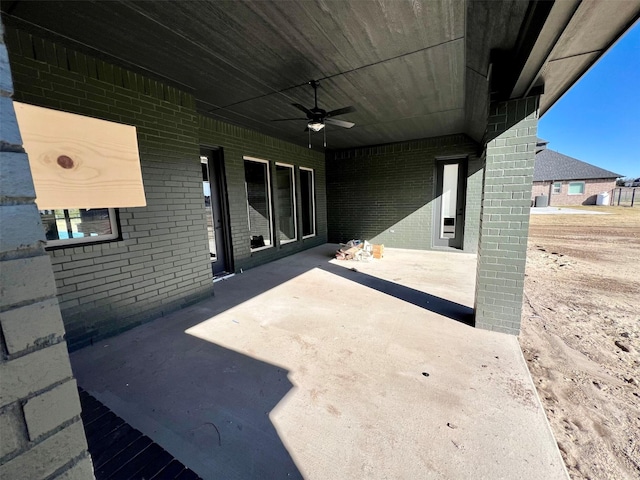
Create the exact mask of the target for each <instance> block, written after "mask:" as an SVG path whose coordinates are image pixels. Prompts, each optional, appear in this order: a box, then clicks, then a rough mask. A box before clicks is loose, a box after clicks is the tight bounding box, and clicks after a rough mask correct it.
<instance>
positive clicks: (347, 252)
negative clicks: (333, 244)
mask: <svg viewBox="0 0 640 480" xmlns="http://www.w3.org/2000/svg"><path fill="white" fill-rule="evenodd" d="M383 254H384V245H373V244H371V243H370V242H368V241H367V240H365V241H364V242H363V241H362V240H349V241H348V242H347V243H341V244H340V250H338V251H337V252H336V258H337V259H338V260H357V261H365V262H369V261H371V259H372V258H377V259H380V258H382V257H383Z"/></svg>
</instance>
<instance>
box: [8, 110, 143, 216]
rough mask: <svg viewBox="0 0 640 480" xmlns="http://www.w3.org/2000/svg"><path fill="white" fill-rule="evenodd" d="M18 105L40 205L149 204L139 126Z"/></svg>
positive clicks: (42, 206)
mask: <svg viewBox="0 0 640 480" xmlns="http://www.w3.org/2000/svg"><path fill="white" fill-rule="evenodd" d="M14 105H15V110H16V117H17V118H18V125H19V126H20V133H21V134H22V142H23V144H24V149H25V151H26V152H27V154H28V155H29V165H30V166H31V173H32V175H33V182H34V185H35V189H36V204H37V205H38V208H39V209H40V210H53V209H62V208H117V207H143V206H145V205H146V204H147V203H146V199H145V195H144V186H143V184H142V171H141V169H140V155H139V153H138V140H137V136H136V128H135V127H133V126H131V125H122V124H119V123H114V122H107V121H105V120H98V119H96V118H91V117H85V116H82V115H75V114H72V113H67V112H61V111H58V110H51V109H48V108H42V107H36V106H33V105H28V104H24V103H19V102H14Z"/></svg>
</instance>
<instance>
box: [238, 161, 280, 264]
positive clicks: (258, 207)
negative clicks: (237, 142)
mask: <svg viewBox="0 0 640 480" xmlns="http://www.w3.org/2000/svg"><path fill="white" fill-rule="evenodd" d="M244 180H245V182H244V185H245V189H246V192H247V216H248V220H249V241H250V245H251V251H252V252H255V251H258V250H262V249H265V248H269V247H271V246H272V245H273V239H272V236H271V194H270V191H271V180H270V177H269V162H267V161H266V160H259V159H257V158H250V157H245V159H244Z"/></svg>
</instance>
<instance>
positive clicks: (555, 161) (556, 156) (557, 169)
mask: <svg viewBox="0 0 640 480" xmlns="http://www.w3.org/2000/svg"><path fill="white" fill-rule="evenodd" d="M618 177H622V175H620V174H618V173H615V172H612V171H610V170H605V169H604V168H600V167H596V166H595V165H591V164H590V163H586V162H582V161H580V160H578V159H576V158H573V157H569V156H567V155H563V154H562V153H559V152H556V151H554V150H549V149H548V148H546V149H544V150H541V151H540V152H538V153H536V163H535V167H534V171H533V181H534V182H543V181H549V180H587V179H593V178H618Z"/></svg>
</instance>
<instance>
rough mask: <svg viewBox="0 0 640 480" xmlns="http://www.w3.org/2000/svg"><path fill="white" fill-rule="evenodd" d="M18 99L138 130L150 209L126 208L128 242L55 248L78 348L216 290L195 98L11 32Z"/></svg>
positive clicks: (62, 297)
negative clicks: (207, 231)
mask: <svg viewBox="0 0 640 480" xmlns="http://www.w3.org/2000/svg"><path fill="white" fill-rule="evenodd" d="M7 45H8V47H9V56H10V61H11V67H12V70H13V73H14V79H15V87H16V88H15V90H16V93H15V99H16V100H18V101H22V102H26V103H31V104H35V105H39V106H43V107H49V108H54V109H60V110H65V111H68V112H71V113H77V114H82V115H87V116H91V117H95V118H101V119H104V120H109V121H113V122H118V123H125V124H130V125H134V126H136V127H137V132H138V145H139V149H140V158H141V166H142V176H143V181H144V188H145V192H146V197H147V207H144V208H130V209H120V224H121V232H122V239H121V240H120V241H117V242H111V243H101V244H95V245H88V246H75V247H72V248H63V249H56V250H52V251H50V256H51V262H52V265H53V270H54V272H55V279H56V285H57V288H58V299H59V301H60V308H61V310H62V315H63V319H64V323H65V326H66V329H67V339H68V342H69V346H70V348H71V349H75V348H79V347H81V346H83V345H86V344H88V343H90V342H92V341H95V340H97V339H100V338H104V337H106V336H110V335H113V334H116V333H118V332H120V331H122V330H125V329H128V328H131V327H133V326H135V325H138V324H140V323H142V322H144V321H147V320H149V319H151V318H154V317H156V316H159V315H162V314H164V313H165V312H168V311H172V310H175V309H177V308H179V307H181V306H183V305H185V304H187V303H189V302H193V301H196V300H198V299H201V298H203V297H205V296H207V295H210V294H211V292H212V282H211V281H212V276H211V267H210V261H209V253H208V246H207V233H206V222H205V216H204V215H205V210H204V204H203V198H202V176H201V175H202V174H201V166H200V161H199V147H198V119H197V115H196V112H195V103H194V98H193V96H192V95H191V94H189V93H187V92H183V91H180V90H177V89H175V88H173V87H170V86H168V85H165V84H162V83H160V82H157V81H154V80H151V79H149V78H145V77H143V76H141V75H139V74H136V73H132V72H130V71H126V70H124V69H121V68H119V67H116V66H113V65H110V64H108V63H105V62H103V61H101V60H96V59H94V58H92V57H89V56H86V55H83V54H81V53H78V52H74V51H72V50H69V49H66V48H64V47H61V46H60V45H57V44H54V43H51V42H48V41H44V40H42V39H39V38H37V37H34V36H31V35H29V34H27V33H25V32H22V31H19V30H15V29H7Z"/></svg>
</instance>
